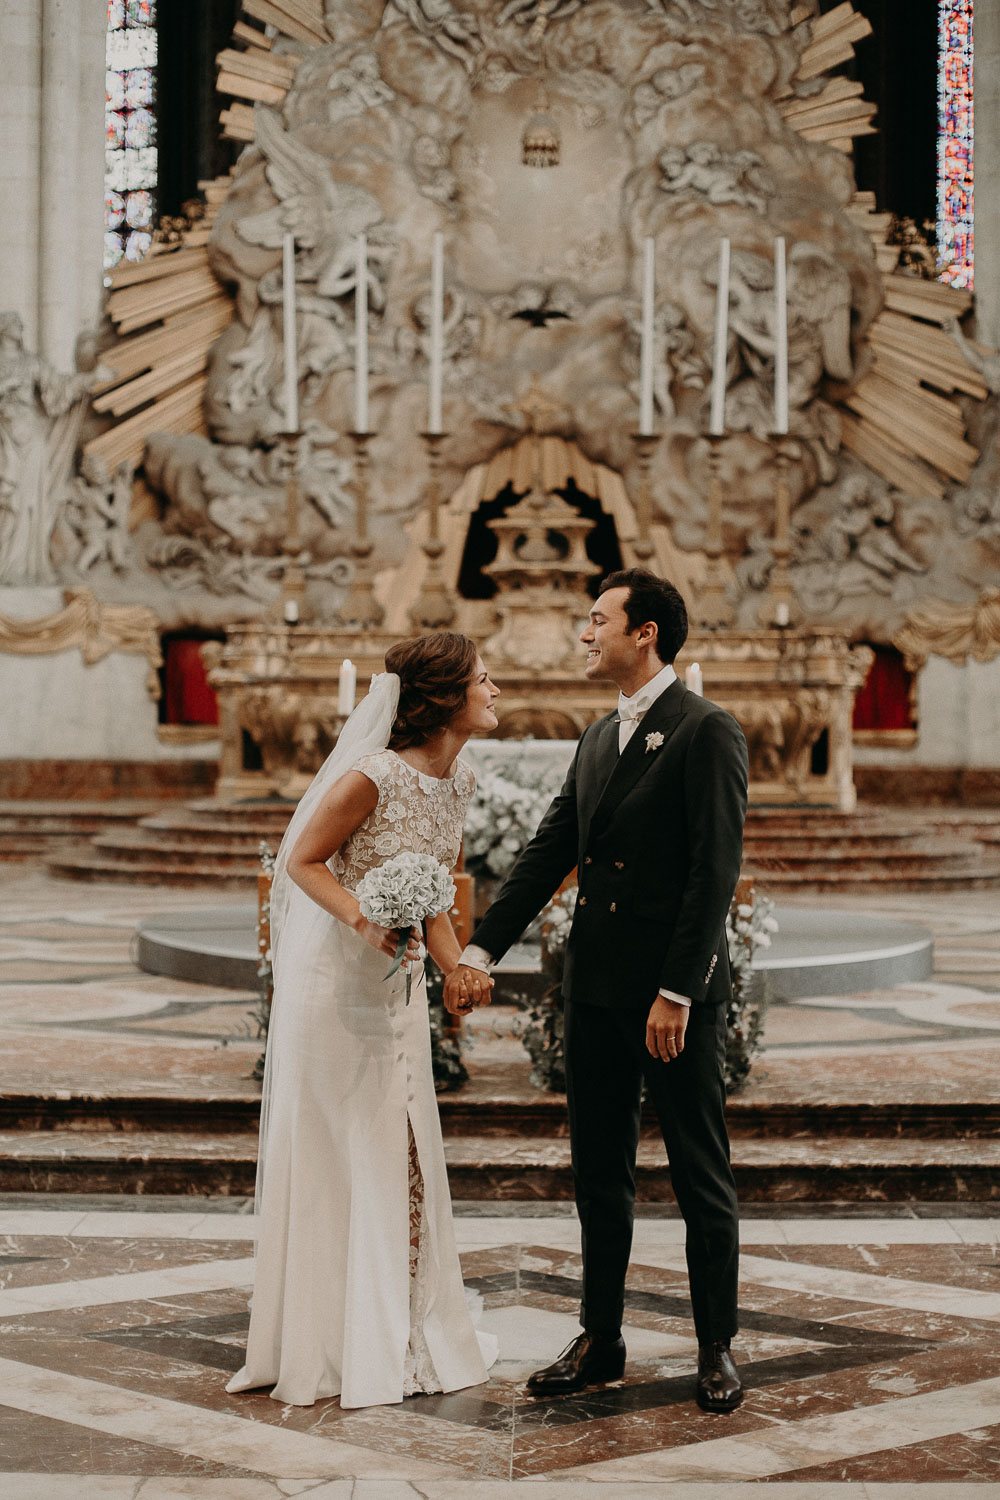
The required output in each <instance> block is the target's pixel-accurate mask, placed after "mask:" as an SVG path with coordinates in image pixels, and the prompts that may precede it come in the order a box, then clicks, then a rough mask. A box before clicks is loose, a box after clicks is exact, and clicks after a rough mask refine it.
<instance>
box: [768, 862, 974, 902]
mask: <svg viewBox="0 0 1000 1500" xmlns="http://www.w3.org/2000/svg"><path fill="white" fill-rule="evenodd" d="M743 873H744V874H745V875H750V876H753V877H754V878H755V879H757V880H759V882H760V887H761V889H762V890H763V891H765V892H766V893H767V894H768V895H769V896H779V895H786V894H788V895H791V894H795V895H798V896H823V895H829V894H832V893H834V892H837V893H839V894H841V895H844V896H864V895H869V896H872V897H873V898H877V897H879V896H882V895H886V894H889V893H891V892H894V891H895V892H899V893H903V894H905V893H907V892H909V893H915V892H933V891H955V890H960V891H991V890H995V889H996V888H997V887H1000V860H993V859H991V860H990V861H989V863H987V861H986V859H985V858H984V859H981V860H976V861H975V862H974V863H968V864H964V863H963V864H956V865H954V866H952V867H950V868H941V869H939V868H938V867H937V866H936V865H934V864H932V865H930V866H928V868H926V869H925V870H916V869H914V870H909V871H906V872H902V871H898V870H897V871H882V870H872V869H865V868H863V867H862V868H858V869H855V870H835V869H827V870H822V869H817V870H815V871H813V872H806V871H803V870H801V869H796V870H763V869H760V868H756V867H754V866H748V867H747V868H746V869H745V870H744V872H743Z"/></svg>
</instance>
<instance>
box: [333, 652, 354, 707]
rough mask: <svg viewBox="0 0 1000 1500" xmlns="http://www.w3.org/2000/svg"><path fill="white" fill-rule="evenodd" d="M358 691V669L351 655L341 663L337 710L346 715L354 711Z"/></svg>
mask: <svg viewBox="0 0 1000 1500" xmlns="http://www.w3.org/2000/svg"><path fill="white" fill-rule="evenodd" d="M357 691H358V669H357V667H356V666H355V665H354V663H353V662H352V661H351V658H350V657H349V656H345V657H344V660H343V661H342V662H341V663H340V676H339V677H338V679H337V712H338V714H343V715H344V717H345V718H346V716H347V715H348V714H350V713H353V712H354V699H355V696H356V694H357Z"/></svg>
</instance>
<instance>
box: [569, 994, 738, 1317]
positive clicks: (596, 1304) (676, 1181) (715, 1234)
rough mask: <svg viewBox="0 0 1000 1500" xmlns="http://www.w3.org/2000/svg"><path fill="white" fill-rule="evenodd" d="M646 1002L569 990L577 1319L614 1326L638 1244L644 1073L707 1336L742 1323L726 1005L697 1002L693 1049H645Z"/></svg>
mask: <svg viewBox="0 0 1000 1500" xmlns="http://www.w3.org/2000/svg"><path fill="white" fill-rule="evenodd" d="M647 1014H648V1012H646V1011H636V1010H620V1009H615V1010H612V1009H610V1008H605V1007H603V1006H596V1005H575V1004H573V1002H572V1001H567V1002H566V1015H565V1055H566V1093H567V1099H568V1103H569V1121H570V1140H571V1145H572V1156H573V1182H574V1187H575V1191H576V1205H577V1211H578V1213H579V1216H580V1230H581V1240H582V1250H583V1302H582V1306H581V1313H580V1321H581V1323H582V1324H583V1327H584V1328H585V1329H586V1330H587V1331H588V1332H590V1333H608V1334H611V1333H615V1332H617V1330H618V1329H619V1328H620V1327H621V1324H622V1317H623V1313H624V1306H625V1275H626V1272H627V1270H628V1262H629V1254H630V1252H631V1248H632V1220H633V1210H634V1204H635V1158H636V1149H637V1146H638V1142H639V1113H640V1101H641V1096H642V1081H643V1078H645V1080H646V1083H647V1086H648V1089H649V1095H650V1098H651V1101H652V1104H653V1106H654V1108H655V1110H656V1114H657V1118H658V1120H659V1124H660V1130H661V1132H662V1134H663V1141H664V1144H665V1146H666V1148H667V1158H668V1161H669V1164H670V1179H671V1182H672V1184H673V1189H674V1193H675V1195H676V1198H677V1202H678V1205H679V1207H680V1210H681V1214H682V1215H683V1217H684V1222H685V1225H686V1229H687V1234H686V1252H687V1266H688V1279H689V1283H690V1287H691V1307H692V1312H693V1314H694V1326H695V1332H696V1334H697V1337H698V1342H699V1344H708V1343H714V1342H716V1341H717V1340H721V1339H728V1338H731V1337H732V1335H733V1334H734V1333H735V1332H736V1329H737V1282H738V1276H739V1210H738V1206H737V1201H736V1184H735V1182H734V1180H733V1173H732V1168H731V1166H730V1163H729V1137H728V1134H727V1132H726V1121H725V1113H724V1109H725V1082H724V1073H723V1061H724V1057H725V1045H726V1020H725V1007H724V1006H714V1005H695V1006H693V1007H692V1011H691V1016H690V1019H689V1021H688V1027H687V1032H686V1034H685V1038H684V1050H683V1052H682V1053H681V1054H680V1056H679V1057H677V1058H674V1059H673V1060H672V1061H671V1062H666V1063H665V1062H663V1061H662V1060H661V1059H659V1058H653V1057H650V1055H649V1053H648V1052H647V1050H646V1017H647Z"/></svg>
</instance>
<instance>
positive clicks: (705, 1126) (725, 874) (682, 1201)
mask: <svg viewBox="0 0 1000 1500" xmlns="http://www.w3.org/2000/svg"><path fill="white" fill-rule="evenodd" d="M687 629H688V626H687V612H686V610H685V608H684V601H683V599H682V598H681V596H680V594H679V593H678V592H677V590H676V589H675V588H674V587H673V585H672V584H670V583H667V582H666V581H665V580H663V579H660V578H657V577H656V576H655V575H654V574H652V573H649V572H646V571H645V570H643V569H640V568H631V569H628V570H627V571H624V572H618V573H612V574H611V575H610V576H609V577H607V578H605V579H604V581H603V583H602V584H601V589H600V593H599V595H598V598H597V601H596V603H595V604H594V607H593V609H592V610H591V611H590V618H589V622H588V624H587V627H586V629H585V630H584V631H583V633H582V635H581V637H580V639H581V641H582V642H583V644H584V645H585V646H586V648H587V664H586V675H587V677H588V679H589V680H590V681H592V682H605V681H607V682H613V683H615V684H616V686H617V687H618V689H619V699H618V708H617V711H616V712H615V713H612V714H608V715H607V716H606V717H605V718H603V719H599V720H598V721H597V723H595V724H591V725H590V726H589V727H588V728H587V729H586V730H585V731H584V733H583V735H582V736H581V738H580V742H579V745H578V747H577V752H576V756H575V758H574V760H573V764H572V766H571V767H570V770H569V774H568V775H567V777H566V781H565V783H564V785H563V787H562V790H561V791H560V792H559V794H558V796H556V798H555V799H554V801H553V802H552V804H551V806H550V807H549V810H548V812H547V813H546V815H545V817H544V818H543V819H542V822H541V825H540V826H539V829H538V832H537V833H536V834H535V836H534V838H533V839H532V840H531V842H530V844H528V846H527V848H526V849H524V851H523V852H522V854H521V855H520V857H519V859H518V860H517V863H516V864H515V865H514V867H513V869H512V870H511V872H510V874H509V875H508V876H507V879H506V880H505V881H504V883H503V886H502V887H501V890H500V893H499V895H498V896H497V899H496V901H495V902H494V903H493V905H492V906H491V908H490V910H489V912H488V913H487V915H486V917H485V918H484V919H483V921H482V922H481V923H480V924H479V926H478V927H477V928H476V930H475V932H474V933H473V937H472V942H471V943H470V945H469V946H468V947H467V948H466V949H465V951H464V953H463V954H462V959H461V962H460V964H459V966H458V968H456V969H455V970H454V971H453V973H452V974H450V975H449V977H448V980H447V985H446V990H445V1002H446V1004H447V1005H448V1008H449V1009H450V1010H452V1011H459V1010H462V1009H468V1008H469V1007H470V1006H471V1005H476V1004H486V1003H488V1001H489V993H490V985H491V981H490V979H489V977H488V971H489V968H490V967H491V966H492V964H493V963H495V962H496V960H497V959H499V958H501V957H502V956H503V955H504V953H506V951H507V949H508V948H509V947H510V946H511V944H512V943H513V942H515V941H516V940H517V938H518V937H519V936H520V934H521V933H522V932H523V931H524V929H525V928H526V927H527V925H528V923H529V922H530V921H531V920H532V918H533V917H535V916H536V915H537V913H538V912H539V911H540V910H541V909H542V907H543V906H544V905H545V904H546V902H547V901H548V900H549V899H550V897H551V896H552V895H553V893H554V892H555V891H556V890H557V889H558V887H559V886H560V884H561V883H562V881H563V880H564V879H565V877H566V876H567V875H568V874H569V873H570V871H571V870H572V869H573V868H574V866H575V867H576V868H577V871H578V878H579V894H578V898H577V904H576V914H575V916H574V919H573V927H572V931H571V933H570V938H569V944H568V946H567V950H566V965H565V973H564V979H563V995H564V997H565V1002H566V1011H565V1054H566V1092H567V1098H568V1104H569V1122H570V1139H571V1144H572V1157H573V1182H574V1188H575V1193H576V1204H577V1210H578V1212H579V1216H580V1227H581V1238H582V1250H583V1301H582V1307H581V1315H580V1321H581V1323H582V1325H583V1332H582V1333H581V1334H580V1335H579V1336H578V1337H577V1338H576V1339H574V1341H573V1342H572V1343H571V1344H570V1346H569V1347H568V1348H567V1349H566V1350H565V1351H564V1353H563V1354H562V1355H560V1357H559V1358H558V1359H557V1360H556V1361H555V1363H554V1364H551V1365H548V1366H546V1368H545V1369H543V1370H538V1371H536V1373H535V1374H534V1375H532V1376H531V1378H530V1380H529V1381H528V1387H529V1390H531V1392H532V1393H533V1394H535V1395H538V1396H549V1395H561V1394H565V1393H568V1392H571V1391H578V1390H582V1389H583V1388H584V1387H585V1386H588V1385H594V1384H598V1383H600V1382H603V1381H608V1380H617V1379H619V1378H620V1376H621V1375H622V1373H623V1371H624V1368H625V1344H624V1342H623V1340H622V1336H621V1325H622V1316H623V1312H624V1303H625V1274H626V1271H627V1269H628V1261H629V1252H630V1250H631V1245H632V1219H633V1205H634V1202H635V1159H636V1148H637V1145H638V1140H639V1108H640V1096H641V1092H642V1081H643V1078H645V1080H646V1083H647V1087H648V1090H649V1096H650V1099H651V1100H652V1103H653V1106H654V1108H655V1110H656V1114H657V1117H658V1119H659V1123H660V1129H661V1131H662V1134H663V1140H664V1143H665V1145H666V1148H667V1156H668V1158H669V1162H670V1176H671V1181H672V1183H673V1189H674V1193H675V1194H676V1197H677V1201H678V1204H679V1205H680V1210H681V1213H682V1214H683V1216H684V1221H685V1224H686V1226H687V1264H688V1276H689V1281H690V1287H691V1304H692V1308H693V1312H694V1325H695V1331H696V1333H697V1337H698V1346H699V1348H698V1381H697V1400H698V1404H699V1406H701V1407H702V1409H703V1410H705V1411H710V1412H727V1411H732V1410H733V1409H734V1407H736V1406H738V1405H739V1403H740V1401H741V1399H742V1396H743V1389H742V1385H741V1383H740V1378H739V1375H738V1373H737V1371H736V1367H735V1365H734V1364H733V1361H732V1357H731V1355H730V1351H729V1341H730V1339H731V1337H732V1335H733V1334H734V1333H735V1332H736V1327H737V1314H736V1292H737V1275H738V1261H739V1222H738V1210H737V1203H736V1188H735V1184H734V1182H733V1174H732V1171H731V1168H730V1165H729V1140H728V1137H727V1134H726V1123H725V1117H724V1113H723V1111H724V1102H725V1088H724V1083H723V1060H724V1056H725V1027H726V1001H727V999H728V998H729V995H730V972H729V956H728V951H727V947H726V933H725V925H726V917H727V915H728V912H729V906H730V902H731V900H732V896H733V890H734V888H735V885H736V880H737V878H738V876H739V870H740V854H741V846H742V832H743V819H744V815H745V813H746V800H747V750H746V744H745V742H744V739H743V735H742V733H741V731H740V728H739V725H738V724H737V723H736V721H735V719H732V718H730V716H729V714H727V713H725V712H724V711H723V710H722V709H720V708H718V707H717V706H716V705H715V704H714V703H709V702H707V701H706V700H705V699H703V698H700V697H698V696H697V695H696V694H694V693H690V692H688V691H687V689H686V688H685V687H684V685H683V684H682V683H681V682H680V681H679V680H678V678H677V676H676V674H675V672H674V669H673V665H672V663H673V660H674V657H675V656H676V655H677V652H678V651H679V650H680V649H681V647H682V646H683V644H684V642H685V640H686V639H687Z"/></svg>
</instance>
